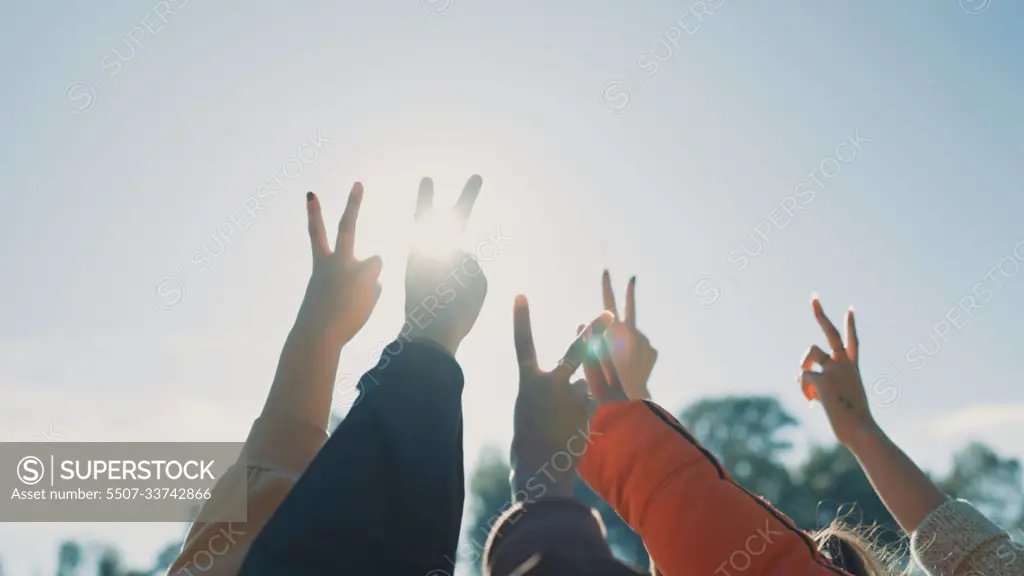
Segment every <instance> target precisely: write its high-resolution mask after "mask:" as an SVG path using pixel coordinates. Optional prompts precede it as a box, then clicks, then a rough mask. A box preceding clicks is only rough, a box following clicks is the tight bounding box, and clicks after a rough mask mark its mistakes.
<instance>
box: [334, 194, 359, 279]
mask: <svg viewBox="0 0 1024 576" xmlns="http://www.w3.org/2000/svg"><path fill="white" fill-rule="evenodd" d="M362 202H363V185H362V184H360V183H359V182H356V183H355V184H353V185H352V191H351V192H349V193H348V204H347V205H345V213H344V214H342V215H341V222H340V223H339V224H338V239H337V241H336V242H335V243H334V251H335V253H338V254H341V256H342V258H345V259H346V260H353V259H355V246H356V220H357V219H358V218H359V205H360V204H362Z"/></svg>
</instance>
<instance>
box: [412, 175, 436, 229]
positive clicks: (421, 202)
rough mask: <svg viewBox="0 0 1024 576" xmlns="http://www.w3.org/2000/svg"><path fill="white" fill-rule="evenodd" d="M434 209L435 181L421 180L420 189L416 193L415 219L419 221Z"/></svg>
mask: <svg viewBox="0 0 1024 576" xmlns="http://www.w3.org/2000/svg"><path fill="white" fill-rule="evenodd" d="M433 208H434V181H433V180H431V179H430V178H424V179H423V180H420V189H419V192H417V193H416V212H414V213H413V218H415V219H416V220H419V219H420V218H422V217H423V216H425V215H426V214H427V213H428V212H430V211H431V210H432V209H433Z"/></svg>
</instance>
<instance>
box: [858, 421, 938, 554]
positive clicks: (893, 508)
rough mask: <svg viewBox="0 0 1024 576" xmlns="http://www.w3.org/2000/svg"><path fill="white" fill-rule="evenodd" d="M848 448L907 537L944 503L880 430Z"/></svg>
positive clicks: (869, 433)
mask: <svg viewBox="0 0 1024 576" xmlns="http://www.w3.org/2000/svg"><path fill="white" fill-rule="evenodd" d="M850 444H851V445H850V446H849V448H850V450H851V451H852V452H853V454H854V456H856V458H857V461H858V462H860V466H861V468H862V469H863V470H864V473H865V474H866V475H867V477H868V479H869V480H870V481H871V485H872V486H873V487H874V489H875V492H876V493H877V494H878V496H879V498H881V499H882V502H883V503H885V507H886V508H888V509H889V512H890V513H891V514H892V515H893V518H895V519H896V522H898V523H899V525H900V527H902V528H903V530H904V531H905V532H906V533H907V534H911V533H913V532H914V531H915V530H917V528H918V526H920V524H921V521H922V520H924V519H925V517H926V516H928V514H929V513H931V512H932V511H933V510H935V509H936V508H938V507H939V506H942V505H943V504H944V503H945V502H946V500H947V499H948V497H947V496H946V494H944V493H943V492H942V491H941V490H939V488H938V487H937V486H936V485H935V483H934V482H932V481H931V479H930V478H928V476H927V475H926V474H925V473H924V472H923V471H922V470H921V469H920V468H918V466H917V465H916V464H914V461H913V460H911V459H910V457H909V456H907V455H906V454H905V453H904V452H903V451H902V450H900V448H899V446H897V445H896V444H895V443H893V441H892V440H890V439H889V437H888V436H886V435H885V433H884V432H883V431H882V430H881V429H880V428H877V427H872V428H871V429H869V430H866V431H864V432H863V433H861V434H860V435H859V436H858V437H857V439H856V441H855V442H851V443H850Z"/></svg>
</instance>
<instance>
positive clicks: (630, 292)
mask: <svg viewBox="0 0 1024 576" xmlns="http://www.w3.org/2000/svg"><path fill="white" fill-rule="evenodd" d="M622 321H623V322H625V323H626V325H627V326H629V327H630V328H636V276H633V277H632V278H630V279H629V284H626V312H625V314H624V315H623V316H622Z"/></svg>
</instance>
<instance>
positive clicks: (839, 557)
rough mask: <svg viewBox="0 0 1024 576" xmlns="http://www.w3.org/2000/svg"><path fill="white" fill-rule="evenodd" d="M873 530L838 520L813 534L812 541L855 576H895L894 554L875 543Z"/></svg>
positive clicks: (830, 558)
mask: <svg viewBox="0 0 1024 576" xmlns="http://www.w3.org/2000/svg"><path fill="white" fill-rule="evenodd" d="M876 528H877V527H876ZM876 528H868V527H864V526H857V525H852V524H848V523H847V522H845V518H844V517H838V518H836V519H835V520H833V521H832V523H831V524H829V525H828V526H826V527H825V528H823V529H821V530H818V531H817V532H815V533H814V534H812V539H813V540H814V544H815V545H816V546H817V547H818V550H819V551H820V552H821V553H822V554H823V555H824V556H825V557H827V558H828V559H829V560H831V561H832V563H833V564H835V565H836V566H838V567H839V568H842V569H843V570H846V571H847V572H849V573H850V574H853V575H854V576H892V575H894V574H898V573H899V572H898V571H897V570H896V569H895V566H896V565H897V564H898V561H897V560H896V557H895V555H893V554H892V553H891V552H890V551H888V550H886V549H885V548H883V547H880V546H878V545H877V544H875V542H874V540H875V533H876V532H877V530H876Z"/></svg>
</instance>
